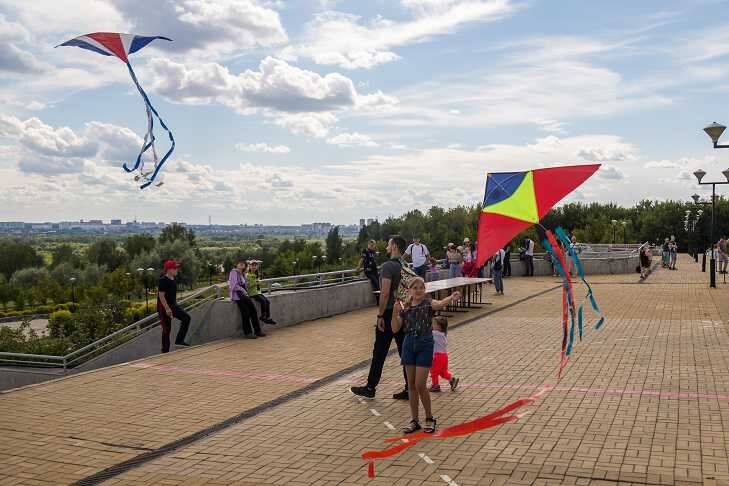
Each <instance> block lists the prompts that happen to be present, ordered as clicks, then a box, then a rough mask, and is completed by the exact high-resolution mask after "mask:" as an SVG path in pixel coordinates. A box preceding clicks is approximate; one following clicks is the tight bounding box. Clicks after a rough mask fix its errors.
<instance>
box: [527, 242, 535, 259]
mask: <svg viewBox="0 0 729 486" xmlns="http://www.w3.org/2000/svg"><path fill="white" fill-rule="evenodd" d="M526 254H527V255H529V256H534V242H533V241H532V240H529V243H527V249H526Z"/></svg>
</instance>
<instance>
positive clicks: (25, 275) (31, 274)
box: [10, 268, 51, 289]
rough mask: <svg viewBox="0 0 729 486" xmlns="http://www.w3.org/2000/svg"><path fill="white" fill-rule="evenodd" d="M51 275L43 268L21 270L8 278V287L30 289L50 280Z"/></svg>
mask: <svg viewBox="0 0 729 486" xmlns="http://www.w3.org/2000/svg"><path fill="white" fill-rule="evenodd" d="M50 278H51V275H50V274H49V273H48V270H46V269H45V268H23V269H21V270H18V271H17V272H15V273H14V274H13V276H12V277H10V285H12V286H13V287H20V288H23V289H30V288H32V287H34V286H35V285H38V284H40V283H43V282H45V281H47V280H50Z"/></svg>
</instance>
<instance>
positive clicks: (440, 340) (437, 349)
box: [430, 316, 459, 392]
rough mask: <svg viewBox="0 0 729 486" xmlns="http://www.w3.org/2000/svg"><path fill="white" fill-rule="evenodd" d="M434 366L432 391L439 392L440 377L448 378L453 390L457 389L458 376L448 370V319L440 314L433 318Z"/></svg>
mask: <svg viewBox="0 0 729 486" xmlns="http://www.w3.org/2000/svg"><path fill="white" fill-rule="evenodd" d="M433 342H434V344H435V345H434V346H433V366H431V368H430V381H431V382H432V384H431V386H430V391H431V392H439V391H440V384H438V379H439V378H445V379H446V380H448V384H449V385H450V386H451V391H455V390H456V387H458V381H459V379H458V377H456V376H453V375H451V374H450V372H449V371H448V319H447V318H445V317H443V316H438V317H436V318H435V319H433Z"/></svg>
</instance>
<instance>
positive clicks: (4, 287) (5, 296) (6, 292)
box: [0, 273, 10, 311]
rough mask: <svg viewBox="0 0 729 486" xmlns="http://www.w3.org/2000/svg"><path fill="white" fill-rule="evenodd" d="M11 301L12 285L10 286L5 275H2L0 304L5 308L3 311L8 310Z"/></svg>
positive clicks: (0, 278)
mask: <svg viewBox="0 0 729 486" xmlns="http://www.w3.org/2000/svg"><path fill="white" fill-rule="evenodd" d="M9 300H10V285H9V284H8V281H7V279H6V278H5V275H3V274H1V273H0V304H2V306H3V310H4V311H7V310H8V301H9Z"/></svg>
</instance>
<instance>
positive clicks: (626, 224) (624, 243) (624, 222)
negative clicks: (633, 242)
mask: <svg viewBox="0 0 729 486" xmlns="http://www.w3.org/2000/svg"><path fill="white" fill-rule="evenodd" d="M620 224H622V225H623V246H625V245H626V243H627V242H626V241H625V227H626V226H628V222H627V221H621V222H620Z"/></svg>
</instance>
